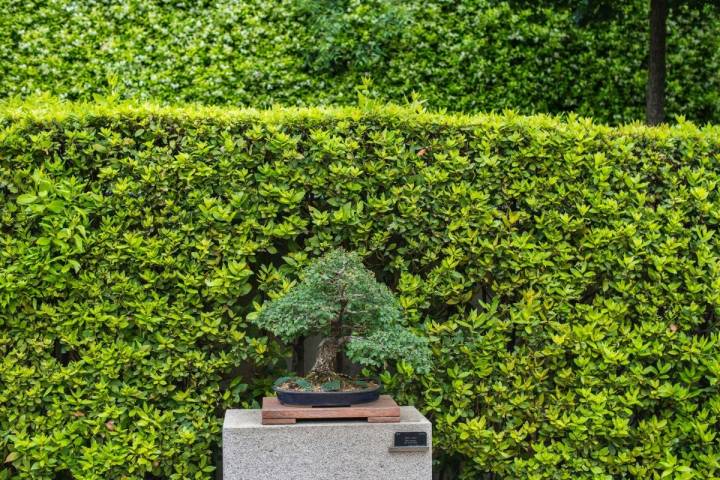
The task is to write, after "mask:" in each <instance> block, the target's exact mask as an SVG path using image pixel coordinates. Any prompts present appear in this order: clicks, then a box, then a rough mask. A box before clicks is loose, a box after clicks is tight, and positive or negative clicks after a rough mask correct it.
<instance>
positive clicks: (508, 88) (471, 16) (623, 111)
mask: <svg viewBox="0 0 720 480" xmlns="http://www.w3.org/2000/svg"><path fill="white" fill-rule="evenodd" d="M561 3H563V2H558V1H540V2H523V1H517V0H511V1H502V0H422V1H421V0H242V1H239V0H232V1H225V0H222V1H221V0H173V1H170V0H82V1H78V0H75V1H70V0H6V1H5V2H3V15H0V98H3V97H9V96H15V95H19V96H23V97H25V96H28V95H32V94H35V93H38V92H41V91H42V92H50V93H52V94H54V95H57V96H60V97H62V98H64V99H69V100H78V99H81V100H93V98H94V96H95V95H98V94H99V95H108V94H111V93H112V94H115V95H118V96H119V97H121V98H134V99H154V100H155V101H158V102H167V103H172V104H182V103H184V102H200V103H204V104H214V105H219V104H226V105H251V106H256V107H264V106H268V105H272V104H274V103H281V104H283V105H298V104H303V105H313V106H316V105H318V104H342V105H348V104H354V103H355V102H356V99H357V93H356V88H357V87H358V86H359V85H361V84H362V82H363V78H364V77H365V76H371V77H372V79H373V81H374V86H373V87H372V89H371V90H372V92H373V94H374V95H377V96H378V97H379V98H382V99H383V100H386V101H393V102H395V103H400V102H403V101H404V99H405V98H409V97H410V96H411V95H412V94H413V92H418V93H419V95H420V97H421V98H423V99H424V100H426V101H427V105H428V106H430V107H431V108H432V109H441V108H446V109H449V110H451V111H465V112H473V111H491V110H493V111H502V110H504V109H506V108H511V109H515V110H517V111H520V112H523V113H535V112H546V113H559V112H566V111H574V112H577V113H578V114H580V115H584V116H591V117H593V118H595V119H596V120H600V121H604V122H610V123H623V122H628V121H631V120H641V119H643V118H644V107H645V84H646V77H647V74H646V61H647V48H648V47H647V38H648V5H649V2H648V1H647V0H631V1H625V2H618V3H622V7H621V8H622V12H621V14H620V15H619V16H618V17H617V18H614V19H612V20H609V21H607V22H600V23H596V24H590V25H587V26H582V27H581V26H578V24H577V22H576V18H575V15H574V10H573V7H566V8H561V7H558V6H557V5H558V4H561ZM565 3H567V4H570V5H572V4H576V3H577V2H565ZM694 3H696V4H697V3H700V2H694ZM718 71H720V15H718V13H717V11H716V10H715V9H714V8H713V7H712V6H710V5H708V6H706V7H705V8H704V9H703V8H693V9H690V8H680V9H679V10H674V11H673V13H672V15H671V18H670V21H669V37H668V73H667V80H668V81H667V97H668V98H667V112H668V120H669V121H673V116H674V115H684V116H686V117H687V118H688V119H692V120H694V121H697V122H707V121H714V122H716V123H718V122H720V75H718V74H717V72H718Z"/></svg>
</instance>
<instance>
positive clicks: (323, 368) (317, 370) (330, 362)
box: [308, 337, 340, 380]
mask: <svg viewBox="0 0 720 480" xmlns="http://www.w3.org/2000/svg"><path fill="white" fill-rule="evenodd" d="M339 350H340V341H339V339H337V338H335V337H326V338H323V339H322V341H321V342H320V345H319V346H318V352H317V357H316V358H315V364H314V365H313V367H312V369H311V370H310V373H309V374H308V377H309V378H312V379H317V380H326V379H328V378H329V377H332V376H334V375H336V367H337V363H336V359H337V354H338V351H339Z"/></svg>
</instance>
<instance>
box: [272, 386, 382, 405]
mask: <svg viewBox="0 0 720 480" xmlns="http://www.w3.org/2000/svg"><path fill="white" fill-rule="evenodd" d="M273 390H275V393H277V397H278V400H279V401H280V403H283V404H285V405H303V406H311V407H349V406H350V405H356V404H358V403H368V402H374V401H375V400H377V399H378V398H379V397H380V391H381V390H382V385H377V386H376V387H373V388H368V389H365V390H357V391H354V392H302V391H297V390H284V389H282V388H278V387H273Z"/></svg>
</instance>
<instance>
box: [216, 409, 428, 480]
mask: <svg viewBox="0 0 720 480" xmlns="http://www.w3.org/2000/svg"><path fill="white" fill-rule="evenodd" d="M400 410H401V411H400V422H399V423H368V422H365V421H348V420H338V421H307V422H298V423H296V424H292V425H262V424H261V414H260V410H228V411H227V412H226V413H225V422H224V424H223V478H224V480H285V479H293V480H343V479H346V480H360V479H362V480H366V479H367V480H431V478H432V453H431V450H432V427H431V424H430V422H429V421H428V420H427V419H426V418H425V417H424V416H422V415H421V414H420V412H418V411H417V410H416V409H415V408H414V407H400ZM397 432H425V434H426V435H427V448H423V447H422V445H420V446H417V445H414V444H412V443H413V440H412V439H413V438H414V436H413V435H412V434H409V435H399V436H396V435H395V434H396V433H397ZM420 435H422V434H420ZM396 437H399V438H396ZM408 437H409V440H408ZM408 441H409V442H410V444H407V442H408ZM398 442H400V443H398Z"/></svg>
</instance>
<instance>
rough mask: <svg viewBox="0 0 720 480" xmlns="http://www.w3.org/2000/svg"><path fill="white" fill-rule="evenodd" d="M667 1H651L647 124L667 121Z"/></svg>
mask: <svg viewBox="0 0 720 480" xmlns="http://www.w3.org/2000/svg"><path fill="white" fill-rule="evenodd" d="M667 17H668V1H667V0H650V56H649V59H648V83H647V100H646V106H645V116H646V118H647V123H648V124H650V125H657V124H659V123H662V122H663V121H665V51H666V40H667Z"/></svg>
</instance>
